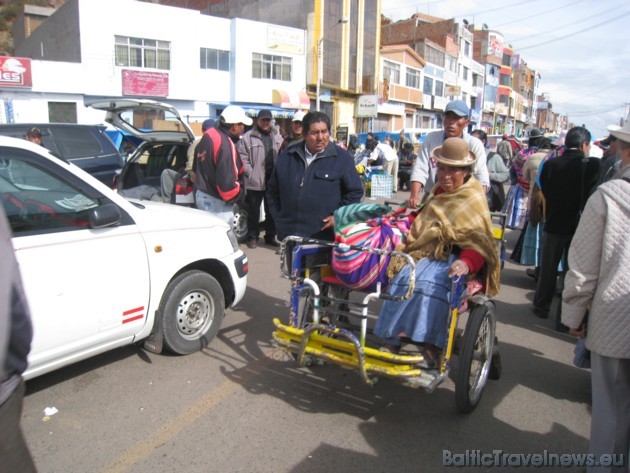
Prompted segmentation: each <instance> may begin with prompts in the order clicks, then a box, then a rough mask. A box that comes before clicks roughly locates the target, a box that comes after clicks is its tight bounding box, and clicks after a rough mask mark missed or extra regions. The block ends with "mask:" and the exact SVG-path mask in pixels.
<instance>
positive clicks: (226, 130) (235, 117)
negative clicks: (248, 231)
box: [193, 105, 252, 224]
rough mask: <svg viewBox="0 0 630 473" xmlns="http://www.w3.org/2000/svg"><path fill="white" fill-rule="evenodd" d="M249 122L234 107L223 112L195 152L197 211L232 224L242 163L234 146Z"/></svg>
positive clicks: (241, 186)
mask: <svg viewBox="0 0 630 473" xmlns="http://www.w3.org/2000/svg"><path fill="white" fill-rule="evenodd" d="M251 124H252V119H251V118H249V117H248V116H247V115H245V111H244V110H243V109H242V108H241V107H239V106H237V105H229V106H227V107H226V108H225V110H223V112H222V113H221V116H220V117H219V120H218V122H217V124H216V126H215V127H213V128H210V129H208V130H206V131H205V132H204V134H203V137H202V138H201V141H200V142H199V144H198V145H197V147H196V148H195V162H194V165H193V169H194V171H195V176H196V179H195V200H196V203H197V207H198V208H199V209H201V210H205V211H207V212H210V213H212V214H214V215H216V216H217V217H219V218H220V219H221V220H223V221H225V222H227V223H229V224H232V220H233V218H234V212H233V210H232V209H233V206H234V203H236V202H238V201H239V200H241V199H242V198H243V197H244V195H245V186H244V184H243V161H241V158H240V156H239V154H238V151H237V150H236V143H237V142H238V140H239V138H240V136H241V135H242V134H243V133H244V132H245V125H247V126H249V125H251Z"/></svg>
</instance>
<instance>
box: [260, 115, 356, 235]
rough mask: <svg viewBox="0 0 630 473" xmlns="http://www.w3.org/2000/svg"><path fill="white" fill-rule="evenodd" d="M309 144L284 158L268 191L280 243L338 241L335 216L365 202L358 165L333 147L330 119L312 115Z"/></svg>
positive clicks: (289, 150) (306, 132)
mask: <svg viewBox="0 0 630 473" xmlns="http://www.w3.org/2000/svg"><path fill="white" fill-rule="evenodd" d="M302 126H303V129H304V142H302V143H297V144H295V145H293V146H289V147H288V148H287V149H285V150H284V151H283V153H282V154H281V155H280V157H279V158H278V161H277V163H276V166H275V168H274V171H273V173H272V175H271V178H270V180H269V183H268V185H267V200H268V204H269V211H270V212H271V214H272V215H273V218H274V221H275V222H276V230H277V234H278V238H279V239H280V240H282V239H284V238H285V237H287V236H289V235H296V236H302V237H310V238H317V239H322V240H330V241H332V240H334V219H333V212H334V211H335V210H336V209H338V208H339V207H342V206H344V205H348V204H353V203H358V202H360V201H361V198H362V197H363V185H362V183H361V178H360V177H359V174H358V173H357V170H356V169H355V167H354V159H353V158H352V156H351V155H350V153H348V152H347V151H346V150H344V149H342V148H340V147H339V146H336V145H335V144H334V143H332V142H331V141H330V118H328V116H327V115H326V114H325V113H322V112H309V113H307V114H306V115H305V116H304V118H303V119H302Z"/></svg>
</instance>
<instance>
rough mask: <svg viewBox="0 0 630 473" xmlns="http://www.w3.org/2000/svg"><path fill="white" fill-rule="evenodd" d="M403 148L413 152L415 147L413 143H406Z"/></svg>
mask: <svg viewBox="0 0 630 473" xmlns="http://www.w3.org/2000/svg"><path fill="white" fill-rule="evenodd" d="M403 148H404V149H406V150H407V151H413V145H412V144H411V143H405V144H404V145H403Z"/></svg>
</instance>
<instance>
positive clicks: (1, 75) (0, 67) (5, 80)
mask: <svg viewBox="0 0 630 473" xmlns="http://www.w3.org/2000/svg"><path fill="white" fill-rule="evenodd" d="M32 86H33V78H32V76H31V60H30V59H27V58H22V57H3V56H0V87H32Z"/></svg>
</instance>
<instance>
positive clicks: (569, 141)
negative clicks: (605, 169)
mask: <svg viewBox="0 0 630 473" xmlns="http://www.w3.org/2000/svg"><path fill="white" fill-rule="evenodd" d="M565 146H566V147H567V150H566V151H565V153H564V154H563V155H562V156H558V157H556V158H553V159H550V160H548V161H547V162H546V163H545V164H544V165H543V167H542V171H541V172H540V186H541V190H542V193H543V196H544V198H545V210H546V215H545V226H544V228H543V236H542V253H541V266H540V275H539V277H538V284H537V286H536V295H535V296H534V312H535V314H536V315H537V316H538V317H541V318H547V317H548V316H549V308H550V306H551V301H552V299H553V296H554V294H555V292H556V282H557V281H556V280H557V275H558V271H557V269H558V264H559V263H560V261H561V260H562V261H563V264H564V268H563V269H564V271H566V270H567V269H568V268H567V267H566V264H567V258H566V256H567V252H568V250H569V246H570V244H571V239H572V238H573V234H574V233H575V229H576V228H577V224H578V221H579V219H580V214H581V213H582V210H583V209H584V205H585V204H586V201H587V199H588V196H589V195H590V193H591V189H592V188H593V186H594V185H595V182H596V180H597V173H598V171H599V159H597V158H587V157H586V156H588V151H589V148H590V146H591V134H590V132H589V131H588V130H587V129H586V128H584V127H573V128H571V129H570V130H569V131H568V133H567V136H566V138H565ZM563 275H564V272H563V273H562V276H563ZM556 323H557V325H556V328H557V329H558V330H562V329H563V326H561V325H560V322H559V320H557V321H556Z"/></svg>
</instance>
